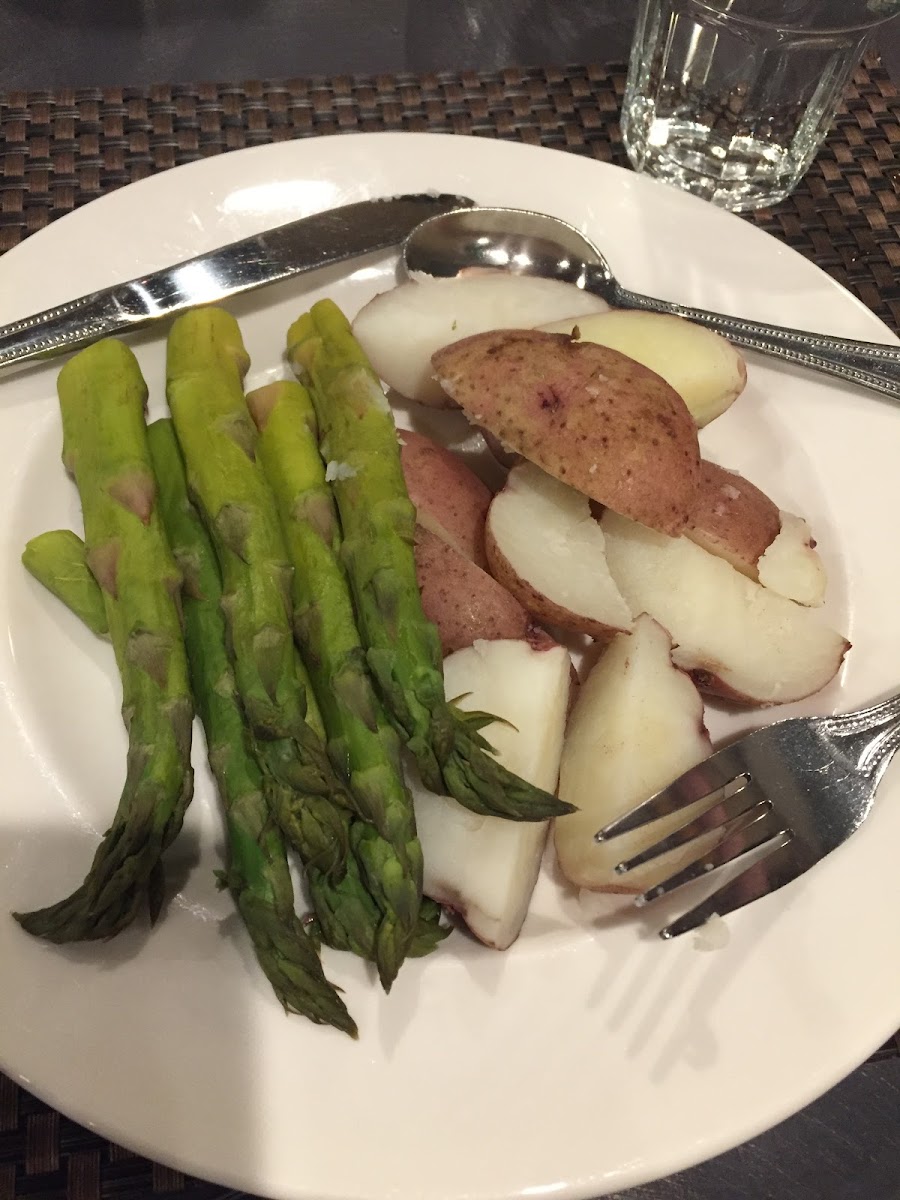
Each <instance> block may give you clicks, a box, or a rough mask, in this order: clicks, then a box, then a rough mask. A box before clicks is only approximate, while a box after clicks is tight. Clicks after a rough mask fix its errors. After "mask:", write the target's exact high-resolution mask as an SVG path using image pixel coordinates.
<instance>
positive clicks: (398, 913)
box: [247, 381, 422, 989]
mask: <svg viewBox="0 0 900 1200" xmlns="http://www.w3.org/2000/svg"><path fill="white" fill-rule="evenodd" d="M247 403H248V406H249V408H250V412H251V415H252V416H253V419H254V421H255V422H256V425H257V428H258V429H259V434H260V436H259V442H258V444H257V458H258V460H259V462H260V464H261V466H262V469H263V473H264V474H265V476H266V478H267V479H268V481H269V484H270V485H271V488H272V492H273V494H274V496H275V500H276V504H277V506H278V512H279V516H280V518H281V526H282V531H283V533H284V537H285V542H286V545H287V548H288V554H289V556H290V561H291V565H292V566H293V568H294V576H293V587H292V594H293V605H294V631H295V635H296V637H297V641H298V644H299V646H300V648H301V651H302V657H303V658H304V659H305V661H306V662H307V663H309V670H310V678H311V680H312V685H313V691H314V692H315V694H316V696H317V697H318V699H319V705H320V708H321V710H322V716H323V720H324V723H325V730H326V734H327V737H328V750H329V754H330V756H331V759H332V762H333V763H334V764H335V766H336V767H337V768H338V769H339V770H341V771H342V772H344V773H345V775H346V777H347V778H348V780H349V783H350V788H351V791H352V792H353V794H354V796H355V798H356V800H357V802H358V804H359V811H360V813H361V814H362V815H363V816H364V817H365V819H366V820H368V821H369V822H371V825H372V826H374V829H372V830H369V831H367V832H365V831H362V830H360V831H356V830H353V831H352V832H351V838H352V839H353V846H354V851H355V853H356V856H357V859H358V861H359V863H360V865H361V867H362V870H363V875H364V877H365V880H366V882H367V884H368V887H369V890H370V892H372V894H373V895H375V896H376V898H377V900H378V906H379V908H380V909H381V911H382V912H383V914H384V915H383V918H382V920H381V922H380V923H379V927H378V935H377V938H376V954H375V959H376V962H377V963H378V968H379V973H380V977H381V981H382V984H383V986H384V987H385V989H389V988H390V984H391V983H392V981H393V979H394V978H395V977H396V974H397V971H398V970H399V968H400V965H401V963H402V962H403V959H404V958H405V956H406V954H407V953H408V951H409V947H410V945H411V942H412V939H413V937H414V936H415V933H416V929H417V926H418V915H419V905H420V902H421V893H422V849H421V846H420V845H419V840H418V838H417V837H416V828H415V817H414V815H413V805H412V798H411V796H410V795H409V792H408V791H407V788H406V785H405V783H404V781H403V775H402V769H401V765H400V743H399V740H398V738H397V734H396V732H395V730H394V728H393V726H392V725H391V723H390V721H389V720H388V718H387V716H386V714H385V713H384V710H383V709H382V707H381V705H380V703H379V701H378V699H377V697H376V695H375V693H374V690H373V688H372V684H371V680H370V677H369V674H368V671H367V669H366V661H365V652H364V650H363V647H362V643H361V642H360V638H359V633H358V631H357V628H356V619H355V615H354V611H353V599H352V597H351V594H350V589H349V585H348V583H347V577H346V575H345V573H344V569H343V567H342V566H341V563H340V561H339V558H338V554H339V550H340V527H339V524H338V519H337V513H336V511H335V509H334V502H333V500H332V496H331V492H330V489H329V487H328V484H327V483H326V480H325V465H324V463H323V462H322V458H321V456H320V454H319V448H318V440H317V431H316V415H315V410H314V408H313V404H312V401H311V399H310V397H309V393H308V392H307V391H306V389H305V388H304V387H302V386H301V385H300V384H299V383H292V382H284V381H283V382H278V383H273V384H269V385H268V386H267V387H264V388H260V389H258V390H257V391H255V392H251V393H250V394H249V395H248V396H247ZM354 835H355V836H354Z"/></svg>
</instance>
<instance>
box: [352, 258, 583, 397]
mask: <svg viewBox="0 0 900 1200" xmlns="http://www.w3.org/2000/svg"><path fill="white" fill-rule="evenodd" d="M606 308H607V305H606V304H605V303H604V302H603V301H602V300H600V299H599V298H598V297H597V296H591V295H589V294H588V293H587V292H584V291H582V290H581V288H578V287H576V286H575V285H574V284H572V283H562V282H561V281H560V280H558V279H539V278H537V277H536V276H526V275H512V274H510V273H509V272H508V271H496V272H493V271H485V272H479V273H478V274H475V275H466V276H461V277H459V278H457V279H427V280H423V281H422V282H417V281H410V282H408V283H401V284H400V286H399V287H395V288H392V289H391V290H390V291H389V292H382V293H381V294H380V295H378V296H376V297H375V299H374V300H371V301H370V302H369V303H368V304H367V305H366V306H365V307H364V308H362V309H361V310H360V311H359V313H358V314H357V316H356V319H355V320H354V322H353V332H354V333H355V334H356V337H357V339H358V340H359V343H360V345H361V346H362V348H363V350H365V352H366V354H367V355H368V356H369V361H370V362H371V363H372V366H373V367H374V368H375V370H376V371H377V372H378V374H379V375H380V376H381V378H382V379H383V380H384V382H385V383H386V384H387V385H388V387H390V388H393V389H394V390H395V391H397V392H399V393H400V395H401V396H405V397H406V398H407V399H408V400H418V401H420V402H421V403H422V404H428V405H430V406H432V407H435V408H452V407H454V404H453V401H452V400H451V399H450V397H448V396H447V394H446V392H444V391H443V390H442V389H441V386H440V384H439V383H437V382H436V381H435V379H434V371H433V370H432V368H431V356H432V354H434V352H435V350H439V349H440V348H441V347H442V346H446V345H447V344H448V343H449V342H455V341H458V340H459V338H463V337H468V336H469V335H470V334H473V333H482V332H483V331H484V330H486V329H510V328H516V329H518V328H524V327H530V326H533V325H542V324H543V323H544V322H545V321H555V320H558V318H560V317H563V316H568V315H569V314H570V313H571V315H573V316H579V315H587V314H588V313H592V312H593V313H596V312H603V311H604V310H605V309H606Z"/></svg>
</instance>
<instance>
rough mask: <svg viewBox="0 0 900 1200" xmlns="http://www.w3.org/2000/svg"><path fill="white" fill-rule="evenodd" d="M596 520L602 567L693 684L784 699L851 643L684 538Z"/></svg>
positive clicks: (806, 689)
mask: <svg viewBox="0 0 900 1200" xmlns="http://www.w3.org/2000/svg"><path fill="white" fill-rule="evenodd" d="M600 524H601V527H602V529H603V533H604V535H605V538H606V559H607V562H608V563H609V569H610V572H611V574H612V577H613V579H614V580H615V581H616V584H617V585H618V587H619V590H620V591H621V592H622V595H623V596H624V597H625V599H626V600H627V601H628V603H629V604H630V606H631V610H632V612H634V613H641V612H645V613H648V614H649V615H650V616H651V617H654V618H655V619H656V620H657V621H658V622H659V623H660V625H662V626H663V627H664V628H665V629H666V630H667V631H668V633H669V634H670V635H671V637H672V641H673V642H674V643H675V650H674V652H673V659H674V661H675V664H676V666H679V667H681V668H682V669H683V670H685V671H689V672H690V673H691V675H692V676H693V678H694V680H695V682H696V683H697V686H698V687H699V688H700V690H701V691H704V692H710V693H713V694H715V695H719V696H725V697H726V698H728V699H731V700H739V701H742V702H745V703H750V704H786V703H787V702H788V701H791V700H802V699H803V698H804V697H805V696H811V695H812V694H813V693H814V692H817V691H819V689H820V688H823V687H824V686H825V685H826V684H827V683H829V682H830V681H831V680H832V679H833V678H834V676H835V675H836V674H837V672H838V670H839V669H840V666H841V663H842V661H843V658H844V655H845V654H846V652H847V650H848V649H849V648H850V643H849V642H848V641H847V639H846V638H845V637H843V636H842V635H841V634H840V633H838V632H837V631H836V630H835V629H832V628H830V627H829V625H828V624H826V622H825V621H823V620H822V619H821V617H820V616H819V614H818V613H815V612H813V611H812V610H811V609H809V608H803V607H801V606H800V605H799V604H796V603H794V602H793V601H791V600H788V599H786V598H785V597H784V596H780V595H779V594H778V593H777V592H774V591H772V590H770V589H769V588H767V587H763V586H762V585H761V584H759V583H755V582H754V581H753V580H752V579H748V578H747V577H746V576H745V575H742V574H741V573H740V572H739V571H736V570H735V569H734V567H732V566H731V564H730V563H727V562H725V560H724V559H723V558H719V557H718V556H717V555H714V554H710V553H709V551H707V550H704V549H703V548H702V547H700V546H698V545H696V544H695V543H694V542H692V541H691V540H690V539H689V538H687V537H677V538H672V537H665V536H663V535H662V534H660V533H657V532H656V531H655V530H652V529H648V528H646V527H645V526H642V525H638V524H636V523H635V522H634V521H629V520H627V519H626V518H625V517H620V516H619V515H618V514H617V513H613V512H610V511H607V512H606V513H604V515H603V519H602V521H601V522H600Z"/></svg>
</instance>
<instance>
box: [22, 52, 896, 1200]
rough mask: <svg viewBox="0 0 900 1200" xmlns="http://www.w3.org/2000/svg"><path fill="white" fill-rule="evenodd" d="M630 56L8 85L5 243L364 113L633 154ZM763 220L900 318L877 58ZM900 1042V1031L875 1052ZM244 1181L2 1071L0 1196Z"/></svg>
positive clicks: (132, 1192) (76, 1197)
mask: <svg viewBox="0 0 900 1200" xmlns="http://www.w3.org/2000/svg"><path fill="white" fill-rule="evenodd" d="M624 80H625V69H624V67H619V66H612V67H602V66H587V67H582V66H572V67H565V68H559V69H555V68H554V69H545V68H526V69H520V68H510V69H509V70H505V71H499V72H489V73H476V72H474V71H473V72H462V73H451V72H447V73H441V74H434V75H424V76H412V75H399V76H383V77H382V76H374V77H368V78H362V77H354V78H350V77H342V78H333V79H317V80H311V79H292V80H284V81H278V82H251V83H245V84H240V85H233V84H201V85H197V86H188V85H185V86H178V87H170V86H159V87H153V88H148V89H137V88H118V89H104V90H81V91H65V90H63V91H57V92H52V93H49V92H46V93H45V92H39V93H25V92H8V93H6V94H0V252H3V251H5V250H9V249H11V248H12V247H13V246H15V245H17V244H18V243H19V242H20V241H21V240H22V239H23V238H25V237H27V236H28V235H29V234H31V233H34V232H35V231H37V230H39V229H43V227H44V226H45V225H47V224H48V223H49V222H50V221H52V220H54V219H56V218H57V217H60V216H63V215H64V214H65V213H67V212H70V211H71V210H72V209H74V208H77V207H78V206H80V205H82V204H85V203H87V202H88V201H89V200H93V199H94V198H95V197H97V196H100V195H103V194H104V193H106V192H109V191H112V190H113V189H115V188H118V187H122V186H124V185H125V184H127V183H132V182H133V181H134V180H137V179H143V178H144V177H145V176H147V175H151V174H153V173H154V172H156V171H162V170H165V169H166V168H168V167H173V166H176V165H178V164H180V163H185V162H191V161H193V160H194V159H197V158H206V157H207V156H209V155H212V154H220V153H222V152H224V151H227V150H238V149H240V148H242V147H244V146H254V145H259V144H261V143H264V142H273V141H284V140H287V139H290V138H298V137H310V136H316V135H319V134H329V133H344V132H351V131H360V130H366V131H368V130H385V129H390V130H428V131H432V132H442V133H459V134H472V135H476V136H485V137H499V138H506V139H509V140H513V141H524V142H529V143H532V144H533V145H541V146H548V147H552V148H554V149H559V150H565V151H569V152H571V153H575V154H583V155H587V156H590V157H593V158H597V159H601V160H603V161H604V162H613V163H618V164H620V165H622V166H627V159H626V156H625V152H624V149H623V147H622V141H621V136H620V132H619V124H618V117H619V108H620V104H621V98H622V89H623V86H624ZM747 219H748V220H752V221H755V222H756V224H758V225H760V226H761V227H762V228H763V229H765V230H767V231H768V232H769V233H771V234H772V235H773V236H774V237H777V238H779V239H780V240H781V241H783V242H785V243H786V244H787V245H789V246H791V247H792V248H793V249H795V250H797V251H799V252H800V253H801V254H803V255H805V256H806V257H807V258H810V259H812V261H813V262H815V263H817V264H818V265H819V266H820V267H822V268H823V269H824V270H826V271H827V272H828V273H829V274H830V275H832V276H833V277H834V278H835V279H837V280H838V282H839V283H841V284H843V285H844V286H845V287H847V288H848V289H849V290H850V291H851V292H853V293H854V294H855V295H857V296H858V297H859V298H860V299H861V300H862V301H863V303H864V304H866V305H867V306H868V307H869V308H871V309H872V310H873V311H874V312H875V313H877V314H878V316H879V317H881V318H882V320H884V321H885V322H886V323H887V324H888V325H890V327H891V328H892V329H894V330H897V331H900V275H898V272H900V98H898V95H897V89H896V88H895V86H894V85H893V83H892V82H891V80H890V79H889V78H888V75H887V72H886V71H885V70H884V69H883V68H882V67H881V65H880V63H879V61H878V59H877V58H875V57H869V58H867V59H866V60H865V62H864V63H863V64H862V65H861V66H860V68H859V70H858V71H857V72H856V74H855V75H854V77H853V82H852V84H851V86H850V87H849V88H848V90H847V94H846V97H845V103H844V107H843V108H842V110H841V112H840V114H839V116H838V118H837V122H836V124H835V127H834V129H833V131H832V133H831V135H830V136H829V138H828V140H827V142H826V143H825V146H824V147H823V148H822V151H821V152H820V154H819V156H818V158H817V159H816V162H815V163H814V165H813V166H812V168H811V169H810V171H809V173H808V174H807V176H806V178H805V179H804V180H803V182H802V183H801V184H800V186H799V187H798V189H797V191H796V192H795V193H794V195H793V196H791V197H790V198H789V199H788V200H786V201H784V202H783V203H782V204H780V205H778V206H777V207H775V208H773V209H770V210H762V211H759V212H756V213H754V214H752V215H751V216H749V217H748V218H747ZM898 1054H900V1034H898V1035H897V1036H896V1037H895V1038H892V1039H891V1041H890V1042H889V1043H888V1044H887V1045H886V1046H885V1047H883V1048H882V1049H881V1050H880V1051H879V1052H878V1054H877V1055H876V1056H875V1057H876V1058H879V1057H894V1056H896V1055H898ZM232 1194H233V1193H229V1192H227V1191H226V1190H225V1189H223V1188H221V1187H219V1186H216V1185H213V1184H207V1183H201V1182H199V1181H197V1180H193V1179H190V1178H187V1177H185V1176H183V1175H182V1174H180V1173H179V1172H177V1171H172V1170H169V1169H168V1168H166V1167H161V1166H159V1165H158V1164H153V1163H150V1162H148V1161H147V1160H146V1159H143V1158H140V1157H138V1156H136V1155H134V1154H131V1153H130V1152H129V1151H127V1150H123V1149H122V1148H121V1147H119V1146H116V1145H114V1144H111V1143H108V1142H106V1141H104V1140H103V1139H101V1138H99V1137H98V1136H97V1135H96V1134H92V1133H91V1132H89V1131H88V1130H86V1129H83V1128H81V1127H80V1126H78V1125H76V1124H75V1123H74V1122H72V1121H70V1120H69V1119H68V1118H66V1117H63V1116H61V1115H60V1114H59V1113H56V1112H54V1111H53V1110H52V1109H50V1108H48V1107H47V1105H45V1104H42V1103H41V1102H40V1101H39V1100H37V1099H35V1098H34V1097H33V1096H30V1095H29V1094H28V1093H27V1092H25V1091H23V1090H22V1089H20V1088H18V1087H17V1086H16V1085H15V1084H14V1083H13V1081H12V1080H10V1079H8V1078H7V1077H5V1076H3V1075H2V1074H0V1200H14V1198H16V1200H18V1198H22V1197H29V1198H31V1200H101V1198H102V1200H113V1198H121V1200H136V1198H137V1197H142V1196H149V1195H154V1196H157V1197H164V1196H179V1197H182V1198H189V1200H213V1198H216V1200H224V1198H225V1197H226V1196H229V1195H232Z"/></svg>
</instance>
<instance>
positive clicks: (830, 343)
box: [614, 287, 900, 402]
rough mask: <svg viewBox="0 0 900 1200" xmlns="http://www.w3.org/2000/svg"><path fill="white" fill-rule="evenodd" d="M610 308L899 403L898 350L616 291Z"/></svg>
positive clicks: (879, 344)
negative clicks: (663, 320)
mask: <svg viewBox="0 0 900 1200" xmlns="http://www.w3.org/2000/svg"><path fill="white" fill-rule="evenodd" d="M614 303H615V304H616V305H618V306H619V307H621V308H637V309H642V310H644V311H646V312H657V313H666V314H669V315H671V316H676V317H686V318H687V319H688V320H689V321H695V322H697V324H699V325H705V326H706V327H707V328H708V329H714V330H715V331H716V332H717V333H721V334H722V336H723V337H726V338H728V340H729V341H730V342H733V343H734V344H735V345H737V346H743V347H745V348H747V349H748V350H758V351H759V352H760V353H762V354H768V355H771V356H773V357H774V358H779V359H781V361H782V362H788V363H792V364H794V365H796V366H799V367H809V368H811V369H812V370H814V371H821V372H823V373H824V374H826V375H833V376H835V377H836V378H837V379H842V380H844V381H845V382H846V383H855V384H858V385H859V386H860V387H864V388H868V389H869V390H870V391H873V392H878V393H880V394H881V395H882V396H887V397H888V398H889V399H891V400H894V401H896V402H900V348H898V347H895V346H886V345H883V344H882V343H880V342H857V341H852V340H851V339H849V338H839V337H831V336H830V335H828V334H820V333H808V332H806V331H804V330H800V329H788V328H787V327H785V326H783V325H764V324H761V323H758V322H756V321H745V320H743V319H742V318H741V317H730V316H727V315H726V314H725V313H717V312H709V311H707V310H706V309H703V308H691V307H690V305H687V304H676V303H674V302H673V301H670V300H658V299H656V298H655V297H653V296H643V295H641V294H640V293H639V292H631V291H628V289H627V288H622V287H618V288H616V291H615V296H614Z"/></svg>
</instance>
